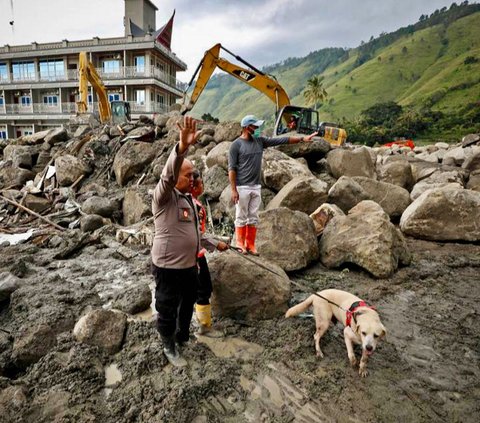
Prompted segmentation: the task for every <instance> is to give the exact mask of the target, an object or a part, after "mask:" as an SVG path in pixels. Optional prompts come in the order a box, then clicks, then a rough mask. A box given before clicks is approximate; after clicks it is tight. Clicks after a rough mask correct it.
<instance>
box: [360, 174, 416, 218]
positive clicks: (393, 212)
mask: <svg viewBox="0 0 480 423" xmlns="http://www.w3.org/2000/svg"><path fill="white" fill-rule="evenodd" d="M352 179H353V180H354V181H355V182H357V183H358V184H359V185H360V186H361V187H362V188H363V190H364V191H365V192H366V193H367V195H368V197H369V198H368V199H369V200H373V201H375V202H376V203H377V204H380V206H382V208H383V210H384V211H385V212H386V213H387V214H388V215H389V216H390V217H399V216H401V215H402V213H403V212H404V210H405V209H406V208H407V207H408V205H409V204H410V194H409V192H408V191H407V190H406V189H404V188H402V187H399V186H398V185H393V184H389V183H387V182H380V181H375V180H373V179H370V178H365V177H363V176H355V177H353V178H352Z"/></svg>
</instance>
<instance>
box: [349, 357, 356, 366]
mask: <svg viewBox="0 0 480 423" xmlns="http://www.w3.org/2000/svg"><path fill="white" fill-rule="evenodd" d="M348 360H349V361H350V365H351V366H352V367H355V366H356V365H357V358H356V357H355V356H354V355H353V356H352V357H348Z"/></svg>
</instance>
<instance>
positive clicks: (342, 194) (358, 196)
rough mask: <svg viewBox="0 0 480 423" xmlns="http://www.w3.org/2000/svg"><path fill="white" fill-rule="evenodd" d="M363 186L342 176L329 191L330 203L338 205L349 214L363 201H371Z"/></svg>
mask: <svg viewBox="0 0 480 423" xmlns="http://www.w3.org/2000/svg"><path fill="white" fill-rule="evenodd" d="M369 199H370V198H369V195H368V193H367V192H366V191H365V190H364V189H363V188H362V186H361V185H360V184H359V183H358V182H355V181H354V180H353V179H352V178H349V177H348V176H342V177H340V179H339V180H338V181H337V182H336V183H335V184H334V185H333V186H332V187H331V188H330V190H329V191H328V202H329V203H332V204H335V205H337V206H338V207H340V209H341V210H342V211H343V212H345V213H347V212H348V211H349V210H350V209H351V208H352V207H355V205H357V204H358V203H360V202H361V201H363V200H369Z"/></svg>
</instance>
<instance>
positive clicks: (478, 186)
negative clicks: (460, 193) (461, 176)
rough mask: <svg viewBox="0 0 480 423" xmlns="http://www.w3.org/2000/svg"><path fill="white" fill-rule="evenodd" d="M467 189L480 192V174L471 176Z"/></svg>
mask: <svg viewBox="0 0 480 423" xmlns="http://www.w3.org/2000/svg"><path fill="white" fill-rule="evenodd" d="M466 188H467V189H471V190H473V191H478V192H480V173H478V174H472V175H470V178H469V179H468V183H467V186H466Z"/></svg>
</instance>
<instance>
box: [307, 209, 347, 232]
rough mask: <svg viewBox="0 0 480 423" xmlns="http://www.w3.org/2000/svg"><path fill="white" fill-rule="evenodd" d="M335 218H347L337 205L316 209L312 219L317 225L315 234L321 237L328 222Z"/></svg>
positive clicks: (311, 216) (311, 215)
mask: <svg viewBox="0 0 480 423" xmlns="http://www.w3.org/2000/svg"><path fill="white" fill-rule="evenodd" d="M335 216H345V213H344V212H343V211H342V209H341V208H340V207H338V206H336V205H335V204H328V203H324V204H322V205H321V206H320V207H319V208H318V209H316V210H315V211H314V212H313V213H312V214H310V218H311V219H312V221H313V224H314V225H315V233H316V235H317V236H319V235H321V234H322V233H323V231H324V229H325V227H326V226H327V224H328V222H330V220H332V218H334V217H335Z"/></svg>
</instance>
